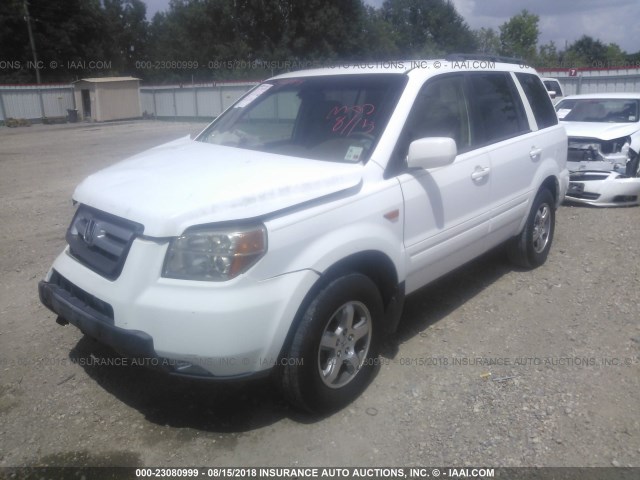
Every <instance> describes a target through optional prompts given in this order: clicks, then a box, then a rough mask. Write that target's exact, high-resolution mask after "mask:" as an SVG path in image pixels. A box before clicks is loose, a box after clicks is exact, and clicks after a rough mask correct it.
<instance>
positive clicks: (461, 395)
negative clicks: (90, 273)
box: [0, 122, 640, 467]
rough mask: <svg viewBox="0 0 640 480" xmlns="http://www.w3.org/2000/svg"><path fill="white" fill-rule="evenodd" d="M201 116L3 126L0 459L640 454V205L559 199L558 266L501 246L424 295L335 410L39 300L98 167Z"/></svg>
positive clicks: (365, 459) (541, 462)
mask: <svg viewBox="0 0 640 480" xmlns="http://www.w3.org/2000/svg"><path fill="white" fill-rule="evenodd" d="M202 126H203V125H201V124H193V123H167V122H123V123H113V124H82V125H55V126H42V125H36V126H33V127H30V128H18V129H7V128H1V129H0V222H1V225H2V228H1V230H0V239H1V242H0V272H1V274H2V275H1V277H0V372H2V373H1V375H0V467H3V466H4V467H6V466H35V465H40V466H42V465H119V466H125V465H126V466H158V465H163V466H193V465H200V466H202V465H217V466H221V465H224V466H293V467H295V466H376V465H377V466H410V465H427V466H428V465H452V466H463V465H475V466H496V467H497V466H612V465H613V466H640V409H639V407H638V406H639V405H640V375H639V373H640V362H639V351H640V322H639V318H640V315H639V313H640V306H639V303H638V292H639V291H640V266H639V265H640V254H639V252H640V248H639V246H640V209H639V208H625V209H592V208H582V207H568V206H563V207H561V208H560V210H559V211H558V215H557V230H556V238H555V243H554V246H553V248H552V250H551V254H550V256H549V259H548V262H547V263H546V264H545V265H544V266H543V267H541V268H539V269H537V270H535V271H532V272H525V271H518V270H514V269H513V268H512V267H510V266H509V264H508V263H507V262H506V260H505V256H504V254H503V252H501V251H495V252H492V253H489V254H488V255H486V256H484V257H483V258H481V259H479V260H477V261H475V262H473V263H471V264H469V265H467V266H466V267H464V268H462V269H460V270H458V271H457V272H455V273H453V274H450V275H448V276H447V277H445V278H443V279H442V280H440V281H439V282H437V283H435V284H433V285H432V286H429V287H427V288H425V289H423V290H421V291H420V292H418V293H417V294H415V295H413V296H411V297H410V298H409V299H408V301H407V305H406V309H405V313H404V316H403V323H402V325H401V328H400V331H399V332H398V334H397V335H396V336H395V338H393V339H390V340H389V341H388V342H387V345H386V346H385V350H384V356H383V357H382V363H383V365H382V366H381V368H380V370H379V372H378V374H377V377H376V378H375V380H374V382H373V383H372V385H371V386H370V387H369V389H368V390H367V391H366V392H365V393H364V395H362V396H361V397H360V398H359V399H358V400H357V401H355V402H354V403H353V404H351V405H350V406H349V407H347V408H345V409H344V410H342V411H340V412H338V413H336V414H334V415H332V416H329V417H325V418H313V417H309V416H305V415H302V414H300V413H298V412H296V411H294V410H292V409H291V408H289V407H288V406H287V404H285V403H284V402H283V401H282V400H281V399H280V398H279V397H278V395H277V394H276V393H275V391H274V390H273V389H272V388H271V386H270V385H269V383H268V382H259V383H250V384H241V383H236V384H231V385H219V384H211V383H200V382H190V381H185V380H180V379H174V378H168V377H166V376H163V375H162V374H159V373H155V372H152V371H148V370H145V369H143V368H141V367H133V366H126V367H123V366H104V365H100V363H104V362H105V360H107V359H109V358H111V359H113V358H117V357H116V356H115V354H114V353H113V352H111V351H110V350H108V349H107V348H104V347H102V346H101V345H99V344H97V343H96V342H94V341H92V340H90V339H87V338H85V337H83V336H82V334H81V333H80V332H79V331H78V330H77V329H76V328H74V327H60V326H58V325H57V324H56V323H55V321H54V320H55V317H54V315H53V314H52V313H51V312H49V311H48V310H47V309H46V308H44V307H43V306H42V305H40V302H39V300H38V295H37V283H38V281H39V280H40V279H41V278H42V277H43V276H44V274H45V273H46V271H47V269H48V268H49V266H50V265H51V263H52V261H53V259H54V258H55V256H56V255H57V254H58V253H59V252H60V251H61V250H62V249H63V247H64V245H65V241H64V233H65V230H66V227H67V225H68V223H69V221H70V220H71V216H72V206H71V202H70V198H71V194H72V192H73V188H74V187H75V185H77V184H78V183H79V182H80V181H81V180H82V179H83V178H84V177H85V176H86V175H88V174H89V173H91V172H94V171H96V170H98V169H99V168H102V167H105V166H107V165H110V164H112V163H114V162H115V161H117V160H119V159H123V158H125V157H127V156H129V155H131V154H134V153H136V152H139V151H141V150H143V149H145V148H148V147H151V146H153V145H157V144H159V143H162V142H164V141H169V140H172V139H175V138H178V137H180V136H183V135H186V134H188V133H193V132H197V131H199V130H200V129H201V128H202Z"/></svg>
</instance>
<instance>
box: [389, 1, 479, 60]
mask: <svg viewBox="0 0 640 480" xmlns="http://www.w3.org/2000/svg"><path fill="white" fill-rule="evenodd" d="M382 15H383V18H384V19H385V20H386V21H387V22H388V23H389V25H390V26H391V30H392V34H393V36H394V39H395V43H396V45H397V47H398V49H399V50H400V51H401V52H403V53H404V55H409V56H414V57H416V56H425V55H427V56H432V55H440V54H444V53H451V52H462V53H464V52H473V51H475V49H476V42H475V38H474V36H473V33H472V32H471V29H470V28H469V26H468V25H467V24H466V22H465V21H464V19H463V18H462V17H461V16H460V15H459V14H458V12H457V11H456V9H455V7H454V5H453V3H452V2H451V1H445V0H385V2H384V3H383V4H382Z"/></svg>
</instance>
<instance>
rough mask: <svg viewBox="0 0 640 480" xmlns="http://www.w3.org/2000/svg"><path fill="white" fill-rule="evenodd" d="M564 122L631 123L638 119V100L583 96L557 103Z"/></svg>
mask: <svg viewBox="0 0 640 480" xmlns="http://www.w3.org/2000/svg"><path fill="white" fill-rule="evenodd" d="M556 112H557V113H558V118H559V119H560V120H562V121H564V122H603V123H631V122H637V121H638V100H633V99H626V98H582V99H569V100H563V101H561V102H560V103H558V105H556Z"/></svg>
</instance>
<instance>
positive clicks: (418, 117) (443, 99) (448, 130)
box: [392, 75, 472, 173]
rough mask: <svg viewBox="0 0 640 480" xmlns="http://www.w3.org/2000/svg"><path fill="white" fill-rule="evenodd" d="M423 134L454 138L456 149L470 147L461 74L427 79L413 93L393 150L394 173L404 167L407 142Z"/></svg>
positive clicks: (424, 135)
mask: <svg viewBox="0 0 640 480" xmlns="http://www.w3.org/2000/svg"><path fill="white" fill-rule="evenodd" d="M425 137H449V138H453V139H454V140H455V142H456V145H457V147H458V152H459V153H461V152H465V151H468V150H470V149H471V144H472V142H471V138H472V135H471V131H470V122H469V113H468V108H467V101H466V96H465V92H464V78H463V77H462V75H446V76H441V77H437V78H435V79H432V80H429V81H428V82H427V83H426V84H425V85H424V87H422V90H421V91H420V93H419V94H418V96H417V97H416V100H415V102H414V104H413V108H412V109H411V113H410V114H409V117H408V118H407V122H406V124H405V126H404V130H403V131H402V135H401V137H400V140H399V141H398V145H397V146H396V150H395V154H394V157H395V158H394V161H393V162H394V168H392V170H393V171H394V172H395V173H397V172H398V171H400V170H401V169H402V168H403V167H404V160H405V158H406V156H407V152H408V151H409V144H410V143H411V142H413V141H414V140H418V139H419V138H425Z"/></svg>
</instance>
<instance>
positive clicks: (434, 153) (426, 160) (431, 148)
mask: <svg viewBox="0 0 640 480" xmlns="http://www.w3.org/2000/svg"><path fill="white" fill-rule="evenodd" d="M456 155H458V147H456V142H455V140H454V139H453V138H449V137H429V138H421V139H419V140H415V141H413V142H411V144H410V145H409V154H408V155H407V165H408V166H409V168H424V169H429V168H437V167H444V166H445V165H449V164H451V163H453V161H454V160H455V158H456Z"/></svg>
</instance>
